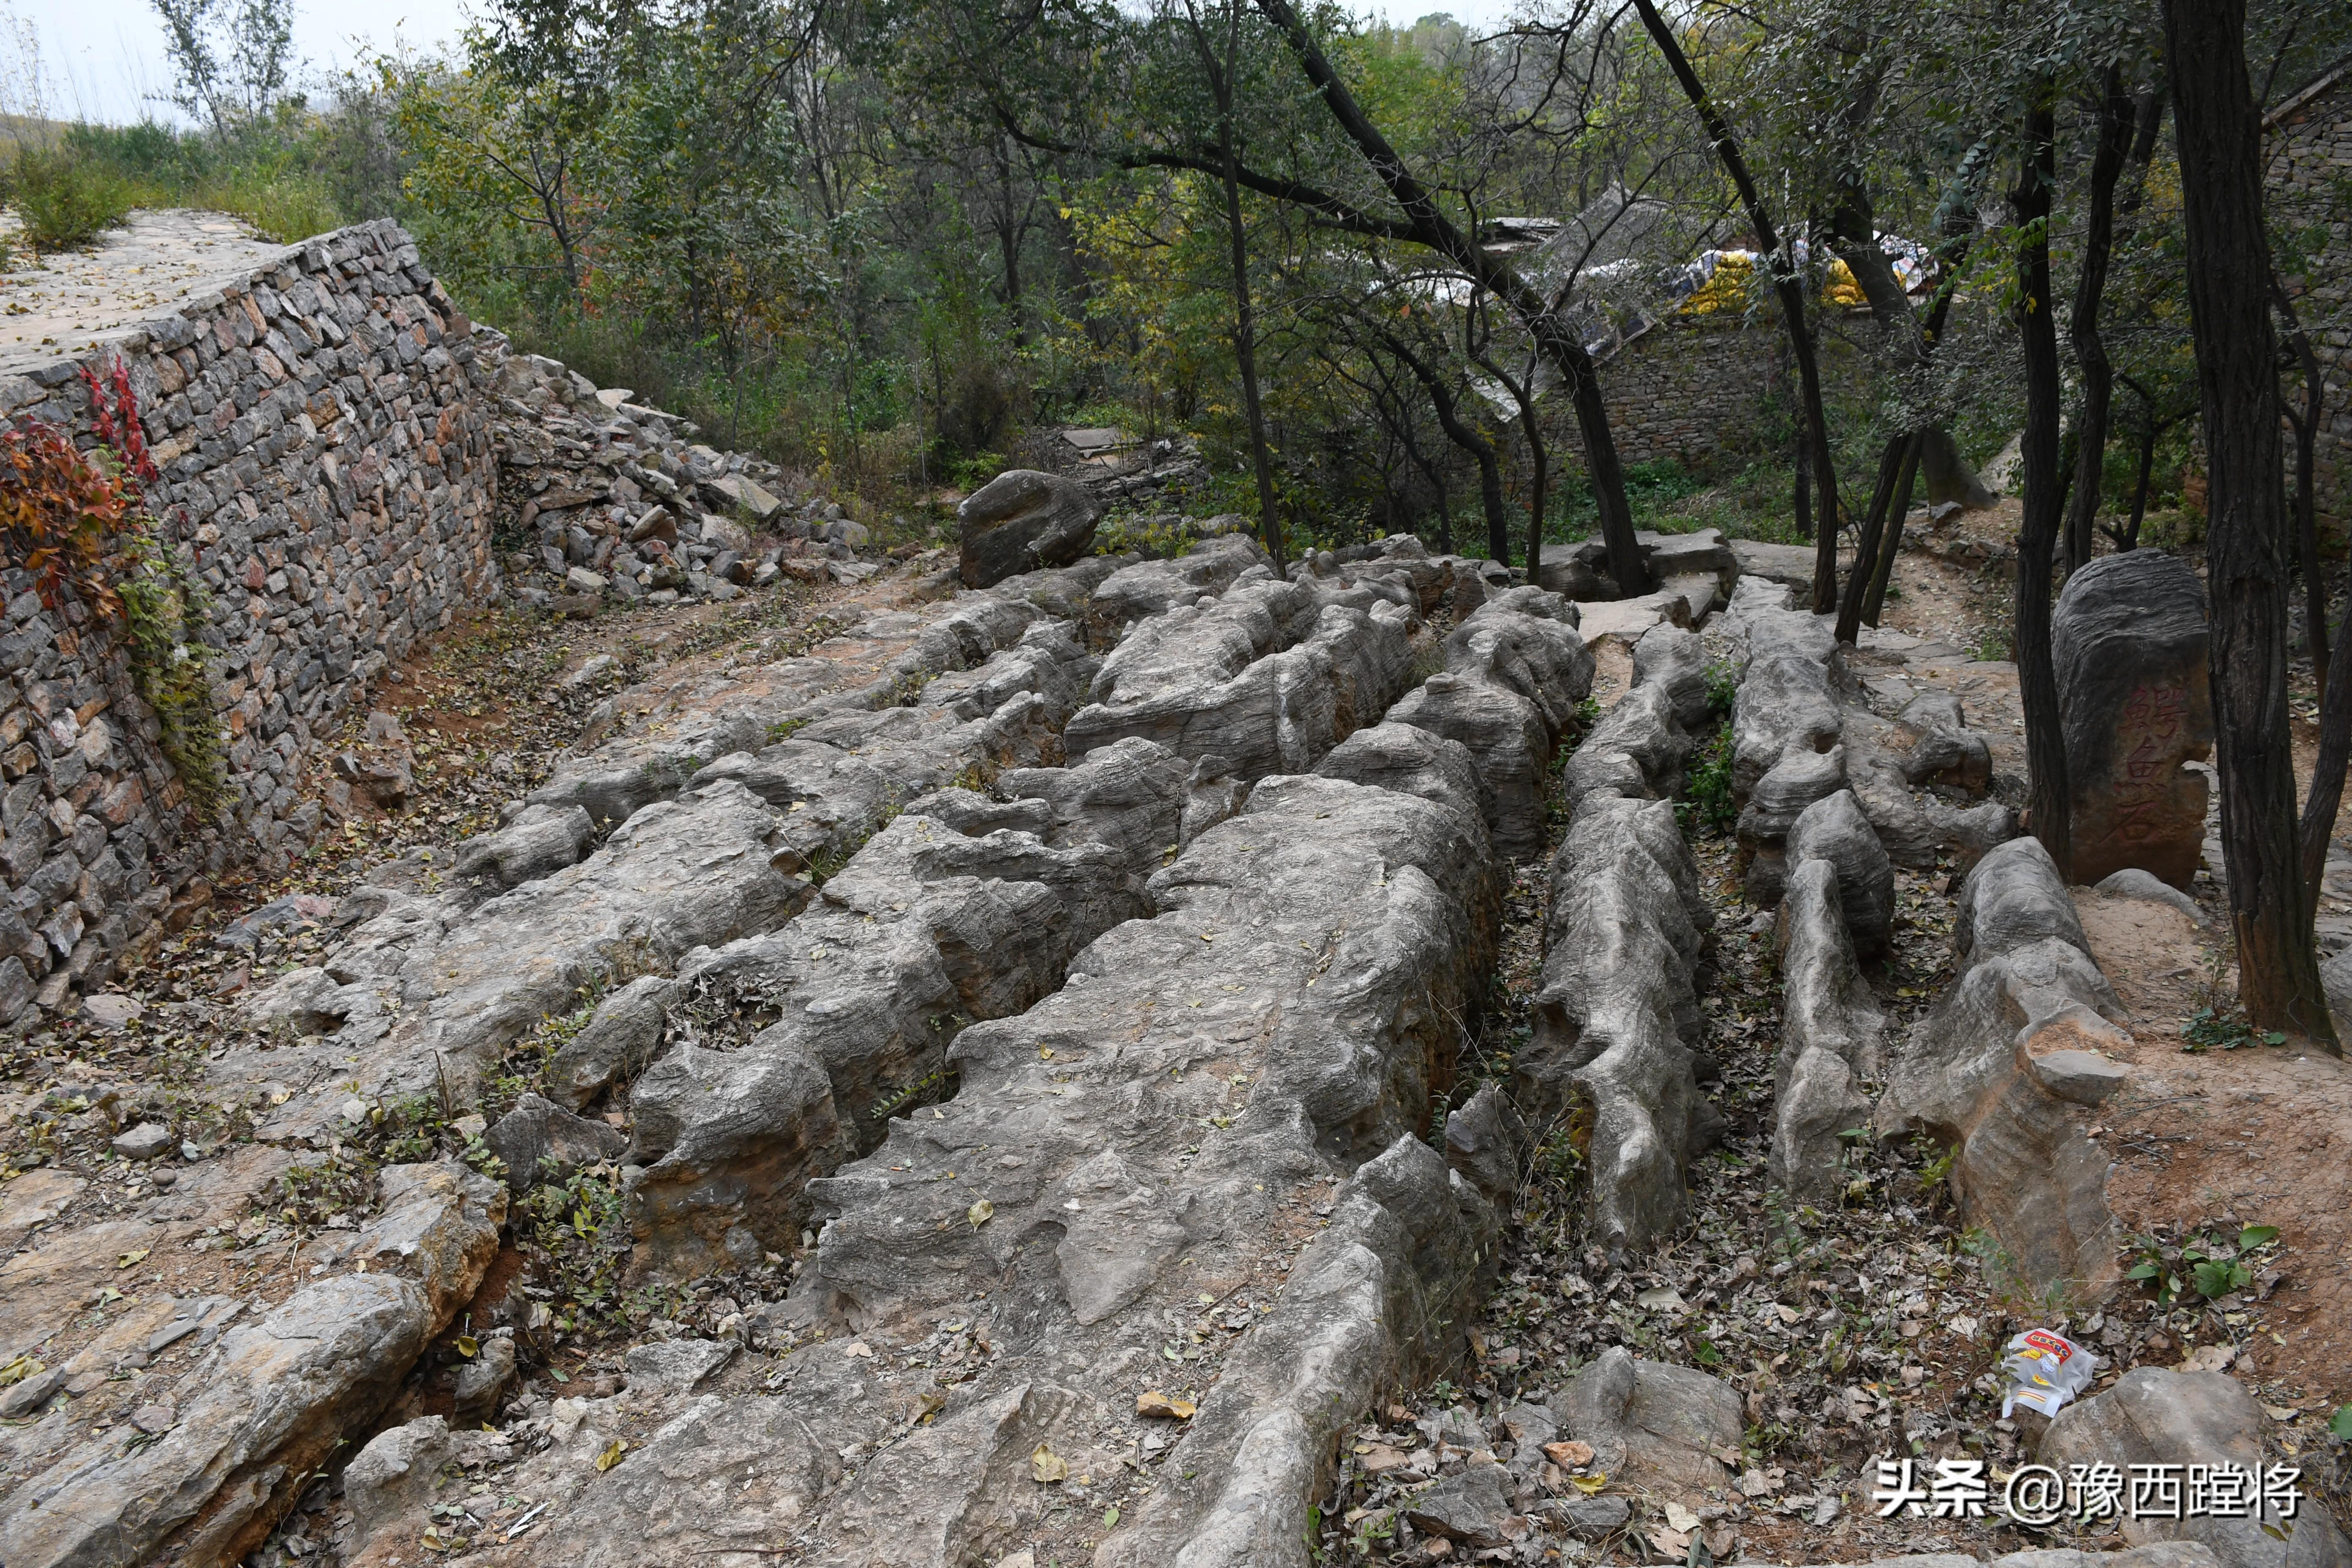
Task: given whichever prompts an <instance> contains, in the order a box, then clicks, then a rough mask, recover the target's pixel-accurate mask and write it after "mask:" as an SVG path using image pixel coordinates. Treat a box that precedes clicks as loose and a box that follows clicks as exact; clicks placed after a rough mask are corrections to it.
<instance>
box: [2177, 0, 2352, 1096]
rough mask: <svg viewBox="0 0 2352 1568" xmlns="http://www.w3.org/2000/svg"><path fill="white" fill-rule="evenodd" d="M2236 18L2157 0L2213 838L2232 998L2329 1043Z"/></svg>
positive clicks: (2253, 153) (2250, 136)
mask: <svg viewBox="0 0 2352 1568" xmlns="http://www.w3.org/2000/svg"><path fill="white" fill-rule="evenodd" d="M2245 21H2246V11H2245V4H2244V0H2168V3H2167V4H2166V5H2165V7H2164V38H2165V49H2164V58H2165V63H2166V67H2167V68H2168V73H2169V75H2170V79H2171V82H2172V105H2173V108H2172V116H2173V125H2174V129H2175V132H2176V134H2177V140H2178V142H2179V153H2180V187H2181V208H2182V217H2183V220H2184V223H2183V226H2184V228H2185V230H2186V234H2187V238H2188V262H2189V268H2188V276H2189V324H2190V328H2191V330H2192V331H2193V333H2194V335H2195V339H2196V344H2197V385H2198V393H2199V396H2200V403H2201V404H2202V405H2203V411H2204V419H2205V449H2206V473H2207V489H2206V520H2207V521H2206V545H2205V563H2206V576H2207V580H2208V583H2209V584H2210V593H2211V595H2212V603H2213V629H2212V643H2211V655H2210V663H2211V669H2212V687H2213V727H2214V731H2215V733H2216V735H2217V737H2218V744H2217V746H2216V761H2217V763H2219V766H2220V772H2221V846H2222V851H2223V854H2224V856H2225V857H2226V860H2227V865H2228V868H2229V879H2230V918H2231V925H2232V927H2233V928H2234V930H2235V933H2236V936H2237V946H2238V996H2239V1000H2240V1001H2241V1002H2242V1003H2243V1004H2244V1005H2245V1009H2246V1014H2247V1016H2248V1018H2249V1020H2250V1021H2251V1022H2252V1024H2253V1025H2254V1026H2255V1027H2256V1028H2258V1029H2274V1030H2282V1031H2291V1032H2293V1033H2295V1034H2298V1035H2303V1036H2306V1037H2309V1038H2310V1039H2311V1040H2312V1041H2313V1042H2314V1043H2315V1044H2317V1045H2319V1046H2321V1047H2323V1048H2325V1049H2326V1050H2329V1051H2331V1052H2338V1053H2339V1054H2340V1050H2341V1047H2338V1046H2337V1045H2336V1031H2335V1027H2334V1025H2333V1023H2332V1022H2331V1021H2330V1019H2329V1017H2328V1012H2327V996H2326V991H2325V990H2324V989H2323V988H2322V986H2321V984H2320V981H2319V956H2318V953H2317V952H2316V951H2315V949H2314V947H2313V945H2312V931H2311V918H2312V910H2313V909H2314V908H2315V903H2314V901H2313V900H2311V899H2309V898H2307V897H2306V896H2305V887H2304V879H2303V876H2302V864H2301V857H2300V855H2299V854H2298V850H2299V848H2300V845H2299V844H2298V843H2297V837H2298V835H2297V831H2296V820H2295V809H2294V795H2295V779H2294V748H2293V746H2292V745H2291V744H2290V742H2289V735H2288V730H2287V711H2286V697H2287V676H2286V571H2285V561H2284V551H2283V548H2282V546H2283V545H2284V538H2283V535H2284V532H2285V528H2284V523H2285V519H2284V517H2283V516H2282V515H2281V514H2282V513H2283V512H2284V497H2283V496H2282V495H2281V494H2280V488H2279V427H2278V420H2279V416H2278V369H2277V362H2276V359H2275V349H2274V344H2273V336H2272V331H2271V315H2270V301H2269V299H2268V291H2269V286H2270V279H2271V257H2270V239H2269V236H2268V235H2267V234H2266V233H2265V231H2264V228H2263V145H2262V134H2263V133H2262V121H2261V119H2260V117H2259V115H2258V114H2257V112H2256V110H2255V108H2254V101H2253V96H2252V92H2251V90H2250V89H2249V87H2248V83H2247V79H2246V54H2245Z"/></svg>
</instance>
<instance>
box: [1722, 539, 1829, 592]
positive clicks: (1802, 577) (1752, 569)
mask: <svg viewBox="0 0 2352 1568" xmlns="http://www.w3.org/2000/svg"><path fill="white" fill-rule="evenodd" d="M1731 555H1732V559H1733V560H1735V561H1737V562H1738V563H1739V574H1740V575H1741V576H1743V577H1763V578H1767V579H1769V580H1770V581H1771V582H1775V583H1786V584H1788V585H1789V586H1790V587H1791V588H1810V587H1811V586H1812V585H1813V547H1812V546H1811V545H1810V544H1767V543H1765V542H1763V541H1762V540H1760V539H1735V540H1733V541H1732V542H1731Z"/></svg>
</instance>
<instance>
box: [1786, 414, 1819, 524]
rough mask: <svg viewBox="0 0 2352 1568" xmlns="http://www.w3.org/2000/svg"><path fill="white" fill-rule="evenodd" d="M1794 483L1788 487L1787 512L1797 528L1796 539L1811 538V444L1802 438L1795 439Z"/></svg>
mask: <svg viewBox="0 0 2352 1568" xmlns="http://www.w3.org/2000/svg"><path fill="white" fill-rule="evenodd" d="M1795 467H1796V474H1795V482H1794V483H1793V485H1792V486H1791V487H1790V495H1789V510H1790V513H1791V514H1792V516H1793V518H1794V521H1795V522H1796V527H1797V537H1798V538H1800V539H1811V537H1812V536H1813V444H1812V443H1811V441H1809V440H1807V439H1806V438H1805V437H1802V436H1799V437H1797V461H1796V465H1795Z"/></svg>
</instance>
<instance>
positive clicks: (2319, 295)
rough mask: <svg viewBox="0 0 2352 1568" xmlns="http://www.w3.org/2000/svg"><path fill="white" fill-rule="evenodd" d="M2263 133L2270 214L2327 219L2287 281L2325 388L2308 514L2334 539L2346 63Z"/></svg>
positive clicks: (2347, 330)
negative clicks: (2305, 263)
mask: <svg viewBox="0 0 2352 1568" xmlns="http://www.w3.org/2000/svg"><path fill="white" fill-rule="evenodd" d="M2264 129H2265V131H2267V132H2268V133H2269V134H2268V137H2267V142H2268V151H2269V153H2270V156H2271V164H2270V171H2269V173H2270V188H2271V205H2272V210H2273V217H2274V219H2276V220H2278V221H2279V222H2280V224H2281V226H2292V227H2295V228H2307V227H2312V226H2319V225H2325V226H2326V230H2327V232H2328V235H2329V238H2328V240H2327V243H2326V245H2325V247H2323V248H2322V250H2321V252H2320V254H2319V256H2318V258H2316V259H2315V262H2314V264H2313V265H2312V266H2311V268H2309V270H2307V271H2306V272H2305V274H2304V275H2303V276H2302V277H2301V278H2300V279H2294V281H2293V283H2292V284H2291V287H2292V288H2293V289H2294V292H2295V294H2296V295H2297V299H2296V302H2295V312H2296V314H2297V315H2298V316H2299V317H2300V318H2301V319H2302V321H2303V326H2304V330H2305V331H2306V332H2307V333H2308V334H2309V335H2310V337H2311V346H2312V349H2313V351H2314V352H2315V353H2317V355H2318V356H2319V361H2320V364H2321V367H2322V370H2321V377H2322V380H2323V381H2324V383H2325V384H2326V401H2325V403H2324V404H2323V405H2322V412H2321V416H2320V417H2321V426H2322V433H2321V436H2320V439H2319V440H2318V442H2317V443H2316V444H2315V452H2314V458H2315V464H2314V467H2315V470H2316V475H2315V477H2316V479H2317V483H2316V485H2315V489H2316V492H2317V502H2316V510H2317V511H2318V513H2319V521H2320V527H2321V529H2322V531H2323V533H2324V534H2328V535H2332V536H2333V537H2335V538H2336V539H2339V540H2340V539H2341V538H2342V537H2343V536H2344V534H2345V533H2347V531H2352V67H2346V66H2339V67H2337V68H2336V69H2335V70H2334V71H2332V72H2330V73H2329V74H2328V75H2326V76H2325V77H2322V78H2321V79H2319V80H2318V81H2316V82H2314V83H2312V84H2311V86H2310V88H2307V89H2305V90H2304V91H2303V92H2298V93H2296V94H2295V95H2294V96H2293V97H2291V98H2290V99H2288V100H2287V101H2286V102H2285V103H2284V104H2282V105H2281V106H2280V109H2279V110H2277V111H2276V112H2274V113H2273V114H2272V116H2271V117H2270V119H2269V120H2268V121H2266V122H2265V125H2264ZM2291 453H2292V448H2290V458H2289V460H2290V461H2292V460H2293V459H2292V456H2291ZM2290 482H2292V479H2290Z"/></svg>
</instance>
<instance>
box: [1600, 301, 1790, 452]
mask: <svg viewBox="0 0 2352 1568" xmlns="http://www.w3.org/2000/svg"><path fill="white" fill-rule="evenodd" d="M1779 350H1780V336H1779V334H1778V331H1777V329H1776V328H1775V327H1774V326H1773V325H1772V323H1771V322H1769V321H1759V322H1756V323H1753V324H1748V323H1743V322H1742V321H1740V320H1739V319H1738V317H1736V316H1730V317H1725V316H1677V317H1675V318H1672V319H1671V320H1668V321H1664V322H1662V323H1660V324H1659V325H1657V326H1655V327H1653V328H1652V329H1651V330H1650V331H1646V332H1644V333H1643V334H1642V335H1641V336H1640V337H1638V338H1635V339H1634V340H1633V342H1629V343H1627V344H1626V345H1625V346H1624V347H1623V348H1622V349H1620V350H1618V351H1617V353H1615V354H1614V355H1613V356H1612V357H1611V358H1610V359H1609V361H1608V362H1607V363H1604V364H1603V365H1602V366H1601V392H1602V394H1603V395H1605V396H1606V397H1607V398H1608V400H1609V426H1610V432H1611V434H1612V435H1613V436H1614V437H1616V440H1617V456H1618V458H1619V459H1620V460H1621V461H1623V462H1627V463H1649V462H1655V461H1657V460H1658V459H1660V458H1675V459H1676V460H1678V461H1681V462H1683V463H1685V464H1688V463H1690V462H1692V461H1693V460H1694V459H1697V460H1704V459H1706V458H1713V457H1717V456H1731V455H1735V454H1743V453H1746V452H1748V451H1750V450H1752V449H1754V447H1756V445H1757V412H1758V408H1757V405H1758V404H1759V402H1760V401H1761V400H1762V399H1763V396H1764V395H1765V393H1766V392H1767V391H1768V390H1769V388H1770V387H1771V385H1772V384H1773V382H1774V381H1775V379H1776V378H1777V374H1778V373H1777V371H1776V369H1775V365H1774V360H1775V357H1776V355H1777V354H1778V353H1779ZM1562 401H1563V406H1562V407H1561V409H1560V410H1559V414H1560V416H1561V417H1563V418H1565V417H1566V415H1567V409H1566V407H1565V400H1564V399H1563V400H1562ZM1577 449H1578V450H1579V451H1581V450H1582V447H1577Z"/></svg>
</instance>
